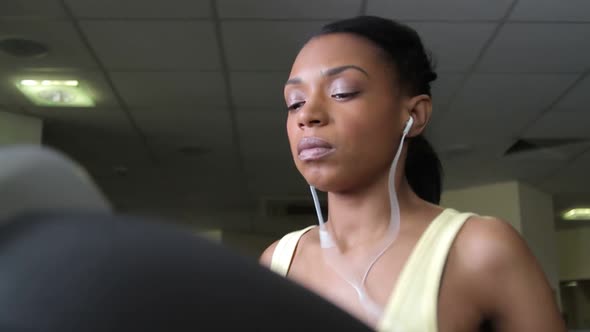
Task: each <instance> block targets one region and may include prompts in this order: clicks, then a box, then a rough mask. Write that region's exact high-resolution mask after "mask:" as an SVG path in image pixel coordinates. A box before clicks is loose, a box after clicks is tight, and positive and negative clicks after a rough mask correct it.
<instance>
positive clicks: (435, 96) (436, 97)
mask: <svg viewBox="0 0 590 332" xmlns="http://www.w3.org/2000/svg"><path fill="white" fill-rule="evenodd" d="M464 77H465V75H463V74H453V73H440V74H438V78H437V79H436V80H435V81H434V82H433V83H432V100H433V103H434V104H437V105H447V104H448V103H450V101H451V97H452V96H453V94H454V93H455V92H457V89H458V88H459V84H460V83H461V82H462V81H463V79H464Z"/></svg>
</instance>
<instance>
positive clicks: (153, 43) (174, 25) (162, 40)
mask: <svg viewBox="0 0 590 332" xmlns="http://www.w3.org/2000/svg"><path fill="white" fill-rule="evenodd" d="M80 25H81V26H82V29H83V30H84V33H85V34H86V36H87V37H88V40H89V41H90V44H91V45H92V47H93V48H94V50H95V52H96V53H97V54H98V56H99V58H100V59H101V61H102V62H103V64H104V65H105V66H106V67H107V68H108V69H115V70H132V69H133V70H137V69H150V70H162V69H192V70H218V69H219V68H220V62H219V52H218V47H217V39H216V36H215V31H214V27H213V23H212V22H211V21H81V22H80Z"/></svg>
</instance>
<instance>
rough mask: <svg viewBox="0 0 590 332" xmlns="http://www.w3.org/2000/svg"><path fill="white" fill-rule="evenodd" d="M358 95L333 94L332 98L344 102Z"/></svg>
mask: <svg viewBox="0 0 590 332" xmlns="http://www.w3.org/2000/svg"><path fill="white" fill-rule="evenodd" d="M358 94H359V92H344V93H335V94H333V95H332V98H334V99H336V100H346V99H350V98H352V97H354V96H356V95H358Z"/></svg>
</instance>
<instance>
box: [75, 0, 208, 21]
mask: <svg viewBox="0 0 590 332" xmlns="http://www.w3.org/2000/svg"><path fill="white" fill-rule="evenodd" d="M65 1H66V3H67V4H68V6H69V7H70V8H71V10H72V12H73V13H74V16H76V17H79V18H125V19H127V18H202V17H210V16H211V7H210V3H211V2H210V1H194V0H166V1H145V0H125V1H118V0H101V1H94V0H65Z"/></svg>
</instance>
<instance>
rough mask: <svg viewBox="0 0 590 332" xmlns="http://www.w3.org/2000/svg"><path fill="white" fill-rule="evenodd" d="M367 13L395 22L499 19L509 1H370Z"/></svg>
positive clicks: (504, 12) (510, 0) (510, 1)
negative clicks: (392, 19)
mask: <svg viewBox="0 0 590 332" xmlns="http://www.w3.org/2000/svg"><path fill="white" fill-rule="evenodd" d="M367 3H368V5H367V13H368V14H370V15H379V16H387V17H390V18H394V19H398V20H499V19H500V18H502V17H503V16H504V15H505V14H506V11H507V10H508V8H509V7H510V4H511V3H512V0H496V1H485V0H447V1H436V0H413V1H391V0H371V1H368V2H367Z"/></svg>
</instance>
